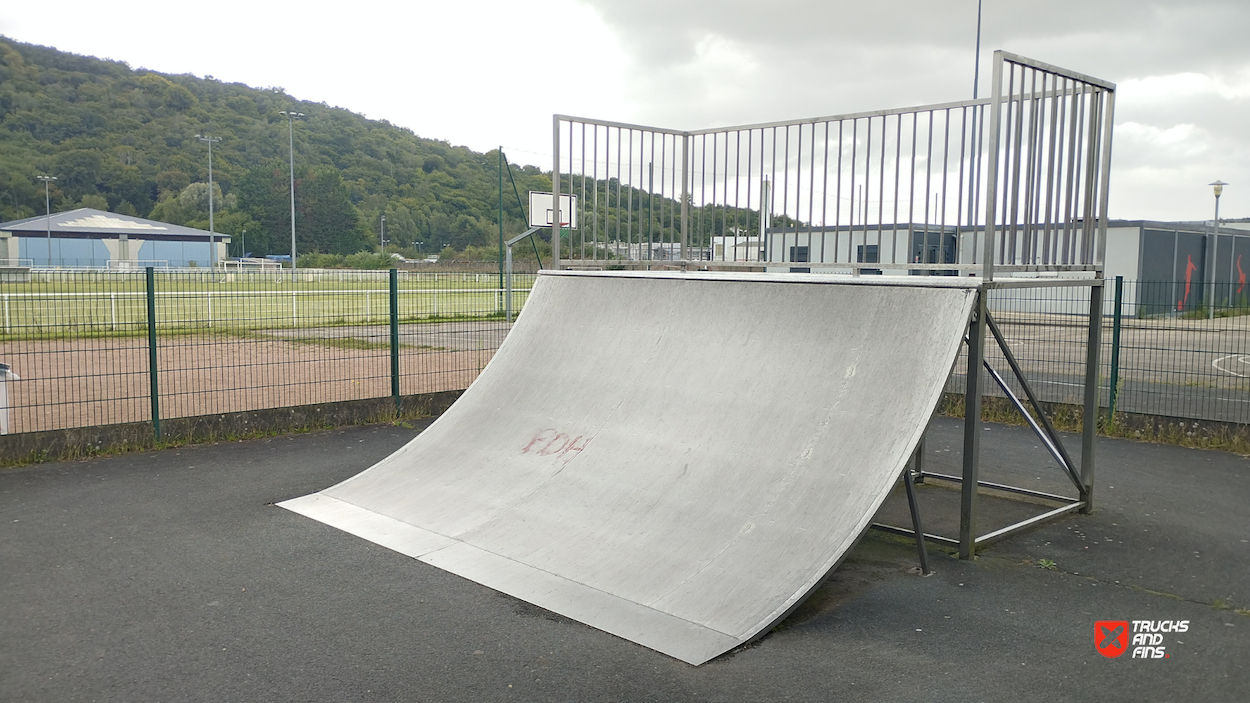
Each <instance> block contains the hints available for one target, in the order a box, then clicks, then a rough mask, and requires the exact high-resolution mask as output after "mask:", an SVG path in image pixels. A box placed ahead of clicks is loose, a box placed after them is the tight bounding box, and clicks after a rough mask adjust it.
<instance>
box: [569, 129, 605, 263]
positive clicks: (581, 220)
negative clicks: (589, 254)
mask: <svg viewBox="0 0 1250 703" xmlns="http://www.w3.org/2000/svg"><path fill="white" fill-rule="evenodd" d="M572 133H573V132H572V130H569V135H570V136H569V138H570V140H571V139H572ZM581 142H582V143H581V146H582V197H581V199H580V201H579V202H578V203H577V212H578V217H577V223H578V229H579V230H580V231H579V232H578V234H579V237H578V239H580V240H581V258H582V259H585V258H586V123H585V122H583V123H582V139H581ZM596 156H598V155H597V154H591V158H592V159H593V158H594V157H596ZM592 163H593V161H592ZM569 243H570V244H572V242H569ZM592 244H593V242H592Z"/></svg>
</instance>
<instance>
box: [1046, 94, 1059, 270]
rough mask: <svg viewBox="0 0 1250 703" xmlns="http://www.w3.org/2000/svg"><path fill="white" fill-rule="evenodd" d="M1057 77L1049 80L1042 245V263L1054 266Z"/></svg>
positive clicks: (1057, 109) (1057, 110)
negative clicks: (1048, 116) (1048, 119)
mask: <svg viewBox="0 0 1250 703" xmlns="http://www.w3.org/2000/svg"><path fill="white" fill-rule="evenodd" d="M1059 80H1060V77H1059V76H1057V75H1056V76H1054V77H1053V78H1052V80H1051V90H1050V100H1049V101H1048V107H1049V112H1050V131H1049V133H1048V135H1047V138H1046V149H1047V154H1046V208H1045V217H1044V230H1043V235H1042V236H1043V237H1044V244H1043V246H1042V263H1044V264H1054V263H1055V259H1054V246H1055V243H1054V236H1055V233H1054V228H1053V224H1054V217H1053V212H1054V204H1055V197H1054V196H1055V148H1056V144H1055V140H1056V138H1057V133H1056V125H1057V118H1058V115H1059V112H1060V111H1061V110H1062V108H1061V107H1060V103H1059V100H1060V97H1059Z"/></svg>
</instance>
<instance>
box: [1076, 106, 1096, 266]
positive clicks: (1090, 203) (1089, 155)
mask: <svg viewBox="0 0 1250 703" xmlns="http://www.w3.org/2000/svg"><path fill="white" fill-rule="evenodd" d="M1100 102H1101V100H1100V98H1099V94H1098V93H1096V92H1095V93H1093V94H1091V95H1090V97H1089V110H1088V112H1087V114H1088V118H1087V120H1086V122H1085V124H1084V125H1082V126H1083V127H1084V132H1085V133H1086V139H1085V143H1086V147H1085V150H1084V151H1083V152H1082V154H1081V155H1082V159H1081V160H1082V161H1083V162H1084V172H1083V173H1082V180H1081V248H1080V260H1079V261H1078V263H1087V262H1088V261H1089V258H1090V252H1091V246H1090V245H1091V240H1092V236H1091V233H1092V231H1093V227H1094V223H1093V215H1094V206H1095V204H1096V203H1095V202H1094V200H1095V195H1094V193H1095V189H1096V188H1097V184H1096V183H1095V182H1094V179H1096V178H1097V177H1098V169H1097V164H1096V159H1097V158H1098V154H1097V149H1098V144H1097V142H1098V127H1099V120H1098V106H1099V103H1100Z"/></svg>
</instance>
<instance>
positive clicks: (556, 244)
mask: <svg viewBox="0 0 1250 703" xmlns="http://www.w3.org/2000/svg"><path fill="white" fill-rule="evenodd" d="M552 132H553V133H552V137H551V151H552V154H551V192H552V207H553V208H554V210H553V213H552V214H553V215H557V216H558V215H559V213H560V117H559V116H558V115H557V116H556V117H555V125H554V127H553V130H552ZM556 219H557V220H558V219H559V217H556ZM559 235H560V223H559V222H556V223H554V225H553V226H552V228H551V259H552V261H551V265H552V266H553V267H554V268H555V269H557V270H559V268H560V236H559Z"/></svg>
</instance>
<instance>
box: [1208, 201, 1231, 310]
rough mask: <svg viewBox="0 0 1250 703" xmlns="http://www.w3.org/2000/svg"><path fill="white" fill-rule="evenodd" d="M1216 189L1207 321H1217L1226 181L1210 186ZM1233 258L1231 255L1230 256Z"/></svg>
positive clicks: (1212, 224)
mask: <svg viewBox="0 0 1250 703" xmlns="http://www.w3.org/2000/svg"><path fill="white" fill-rule="evenodd" d="M1208 185H1210V186H1213V187H1214V188H1215V221H1214V222H1212V223H1211V274H1210V279H1211V282H1210V286H1211V295H1209V296H1207V319H1208V320H1213V319H1215V249H1216V247H1218V246H1219V241H1220V194H1221V193H1223V192H1224V186H1226V185H1228V184H1227V183H1225V182H1224V181H1221V180H1216V181H1215V182H1214V183H1210V184H1208ZM1230 256H1231V254H1230Z"/></svg>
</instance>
